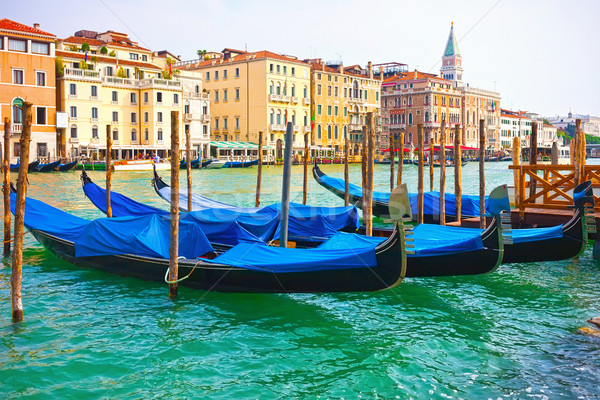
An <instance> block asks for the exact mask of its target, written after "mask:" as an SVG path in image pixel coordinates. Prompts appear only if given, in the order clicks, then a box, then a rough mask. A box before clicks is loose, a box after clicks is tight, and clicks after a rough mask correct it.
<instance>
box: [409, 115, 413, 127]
mask: <svg viewBox="0 0 600 400" xmlns="http://www.w3.org/2000/svg"><path fill="white" fill-rule="evenodd" d="M412 123H413V118H412V113H409V114H408V124H409V125H412Z"/></svg>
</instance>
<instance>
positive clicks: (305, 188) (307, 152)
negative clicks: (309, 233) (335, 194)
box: [302, 133, 310, 204]
mask: <svg viewBox="0 0 600 400" xmlns="http://www.w3.org/2000/svg"><path fill="white" fill-rule="evenodd" d="M308 143H309V137H308V133H305V134H304V180H303V181H302V204H306V197H307V196H308V160H309V158H310V150H309V149H308Z"/></svg>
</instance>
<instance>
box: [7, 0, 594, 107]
mask: <svg viewBox="0 0 600 400" xmlns="http://www.w3.org/2000/svg"><path fill="white" fill-rule="evenodd" d="M599 12H600V2H598V1H594V0H574V1H570V2H567V3H565V2H563V1H558V0H547V1H542V0H520V1H519V0H470V1H454V2H445V1H443V2H442V1H433V0H424V1H421V2H407V1H383V0H373V1H369V2H367V3H366V2H364V1H358V0H345V1H340V0H330V1H327V2H323V1H315V0H305V1H303V2H302V3H296V2H293V3H292V2H289V3H288V2H282V1H275V0H265V1H241V0H231V1H214V0H213V1H209V0H199V1H193V2H186V1H181V0H171V1H169V2H164V1H157V0H147V1H143V2H139V1H132V0H118V1H117V0H90V1H87V2H81V1H55V2H48V1H41V0H26V1H24V2H20V3H18V2H6V3H5V4H4V5H3V7H2V14H0V18H9V19H12V20H15V21H17V22H21V23H24V24H27V25H33V23H35V22H37V23H39V24H40V29H42V30H45V31H48V32H51V33H53V34H55V35H56V36H57V37H59V38H65V37H67V36H70V35H72V34H73V33H74V32H76V31H78V30H81V29H89V30H96V31H105V30H109V29H112V30H115V31H120V32H125V33H127V34H129V35H130V37H131V38H132V39H133V40H135V41H139V42H140V45H142V46H144V47H147V48H149V49H151V50H153V51H157V50H169V51H170V52H172V53H174V54H177V55H181V57H182V58H183V59H184V60H185V59H192V58H196V57H197V55H196V50H198V49H205V50H208V51H220V50H222V49H223V48H225V47H230V48H237V49H241V50H244V49H247V50H248V51H259V50H270V51H274V52H276V53H283V54H290V55H294V56H297V57H298V58H300V59H304V58H315V57H318V58H322V59H323V60H325V61H327V60H339V59H341V60H342V61H343V63H344V65H346V66H349V65H353V64H360V65H362V66H365V65H366V64H367V62H368V61H371V62H373V63H375V64H376V63H382V62H391V61H396V62H401V63H405V64H408V68H409V70H414V69H419V70H420V71H423V72H431V73H436V74H438V73H439V68H440V61H441V56H442V53H443V50H444V46H445V44H446V40H447V38H448V33H449V31H450V24H451V22H454V29H455V33H456V36H457V38H458V41H459V42H458V45H459V48H460V51H461V54H462V57H463V66H464V79H463V80H464V82H466V83H469V84H470V85H471V86H474V87H479V88H482V89H488V90H496V91H499V92H500V93H501V95H502V101H501V104H502V107H503V108H509V109H513V110H527V111H532V112H536V113H539V114H541V115H545V116H555V115H557V114H560V115H566V114H567V113H568V112H569V110H572V112H573V113H579V114H591V115H600V79H598V78H596V74H595V72H596V71H595V67H596V66H597V65H598V61H599V59H600V53H599V52H598V50H597V46H595V45H594V41H595V40H596V38H598V37H599V36H600V26H599V25H600V24H598V23H597V21H596V20H597V15H599Z"/></svg>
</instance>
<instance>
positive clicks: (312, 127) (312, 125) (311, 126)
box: [310, 111, 315, 130]
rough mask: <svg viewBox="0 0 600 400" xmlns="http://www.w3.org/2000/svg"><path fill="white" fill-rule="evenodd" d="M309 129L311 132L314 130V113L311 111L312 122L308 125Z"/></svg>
mask: <svg viewBox="0 0 600 400" xmlns="http://www.w3.org/2000/svg"><path fill="white" fill-rule="evenodd" d="M310 129H311V130H313V129H315V112H314V111H313V115H312V122H311V124H310Z"/></svg>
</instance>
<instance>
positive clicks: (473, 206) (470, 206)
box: [313, 164, 487, 222]
mask: <svg viewBox="0 0 600 400" xmlns="http://www.w3.org/2000/svg"><path fill="white" fill-rule="evenodd" d="M313 177H314V179H315V180H316V181H317V183H319V184H320V185H321V186H323V187H324V188H325V189H327V190H329V191H330V192H331V193H333V194H335V195H336V196H338V197H340V198H342V199H343V198H344V186H345V182H344V180H343V179H339V178H333V177H330V176H327V175H326V174H325V173H324V172H323V171H321V169H320V168H319V166H318V164H315V165H314V166H313ZM348 195H349V202H350V204H354V205H356V206H357V207H358V208H361V209H362V189H361V188H360V187H358V186H356V185H353V184H352V183H350V184H349V191H348ZM416 196H417V195H416V194H409V199H410V203H411V205H412V209H413V215H416V214H417V209H416V207H417V201H416V200H417V197H416ZM389 197H390V194H389V193H388V192H377V191H374V192H373V215H375V216H377V217H380V218H389V215H390V213H389V207H388V201H389ZM424 198H425V210H424V218H425V221H426V222H432V221H435V220H437V219H438V218H439V203H440V200H439V198H440V195H439V192H435V191H433V192H426V193H425V194H424ZM445 198H446V215H447V216H449V217H452V216H454V210H455V200H454V199H455V197H454V194H453V193H446V196H445ZM486 202H487V199H486ZM461 215H462V216H463V217H475V216H479V196H469V195H463V196H462V208H461Z"/></svg>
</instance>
